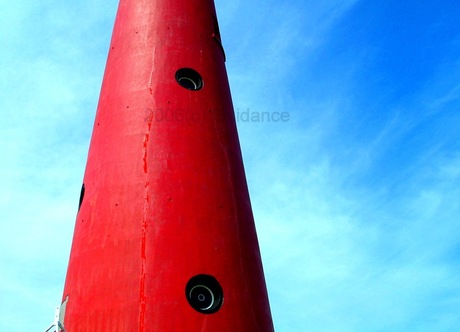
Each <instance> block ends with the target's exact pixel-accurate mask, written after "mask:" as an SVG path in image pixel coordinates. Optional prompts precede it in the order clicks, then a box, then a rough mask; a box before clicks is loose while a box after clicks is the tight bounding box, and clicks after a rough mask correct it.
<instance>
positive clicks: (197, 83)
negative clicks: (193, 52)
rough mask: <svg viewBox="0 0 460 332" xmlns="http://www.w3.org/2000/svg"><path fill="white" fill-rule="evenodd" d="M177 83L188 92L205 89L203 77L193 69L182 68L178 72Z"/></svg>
mask: <svg viewBox="0 0 460 332" xmlns="http://www.w3.org/2000/svg"><path fill="white" fill-rule="evenodd" d="M176 81H177V83H179V85H180V86H182V87H183V88H186V89H188V90H194V91H197V90H200V89H201V88H202V87H203V79H202V78H201V75H200V74H199V73H198V72H197V71H196V70H193V69H191V68H181V69H179V70H178V71H177V72H176Z"/></svg>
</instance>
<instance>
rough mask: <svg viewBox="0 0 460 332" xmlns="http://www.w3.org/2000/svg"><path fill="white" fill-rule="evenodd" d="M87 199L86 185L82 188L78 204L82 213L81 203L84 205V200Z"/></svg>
mask: <svg viewBox="0 0 460 332" xmlns="http://www.w3.org/2000/svg"><path fill="white" fill-rule="evenodd" d="M84 197H85V184H84V183H83V185H82V186H81V191H80V201H79V202H78V211H80V208H81V203H83V198H84Z"/></svg>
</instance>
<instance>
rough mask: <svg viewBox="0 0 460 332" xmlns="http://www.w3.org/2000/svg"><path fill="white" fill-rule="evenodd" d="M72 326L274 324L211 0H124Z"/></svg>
mask: <svg viewBox="0 0 460 332" xmlns="http://www.w3.org/2000/svg"><path fill="white" fill-rule="evenodd" d="M59 322H60V323H62V324H63V326H64V327H65V330H66V331H69V332H78V331H88V332H95V331H104V332H106V331H110V332H114V331H139V332H144V331H163V332H168V331H171V332H177V331H184V332H194V331H197V332H198V331H201V332H206V331H208V332H237V331H241V332H255V331H263V332H270V331H273V330H274V329H273V323H272V319H271V313H270V307H269V301H268V295H267V290H266V285H265V279H264V273H263V268H262V262H261V257H260V251H259V245H258V240H257V235H256V229H255V225H254V219H253V214H252V210H251V204H250V199H249V194H248V188H247V183H246V178H245V172H244V167H243V161H242V156H241V149H240V145H239V140H238V134H237V128H236V123H235V116H234V111H233V106H232V100H231V95H230V89H229V84H228V78H227V73H226V69H225V51H224V48H223V46H222V41H221V36H220V32H219V26H218V21H217V17H216V11H215V7H214V2H213V0H175V1H171V0H120V2H119V8H118V12H117V16H116V20H115V25H114V30H113V35H112V40H111V43H110V49H109V55H108V59H107V64H106V69H105V73H104V79H103V83H102V88H101V92H100V98H99V104H98V108H97V112H96V118H95V122H94V128H93V133H92V137H91V143H90V148H89V153H88V159H87V165H86V170H85V174H84V178H83V185H82V189H81V195H80V201H79V209H78V213H77V217H76V224H75V231H74V237H73V242H72V248H71V253H70V259H69V265H68V270H67V276H66V281H65V286H64V292H63V298H62V304H61V308H60V312H59Z"/></svg>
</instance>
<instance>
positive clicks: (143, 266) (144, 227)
mask: <svg viewBox="0 0 460 332" xmlns="http://www.w3.org/2000/svg"><path fill="white" fill-rule="evenodd" d="M152 119H153V112H151V113H150V114H149V117H148V119H147V120H148V121H147V133H146V134H145V136H144V141H143V152H144V154H143V157H142V160H143V170H144V173H145V174H148V162H147V150H148V145H149V144H148V143H149V138H150V134H149V133H150V129H151V128H152ZM149 186H150V182H149V181H146V182H145V185H144V207H143V216H142V225H141V228H142V229H141V232H142V234H141V276H140V285H139V304H140V307H139V331H140V332H143V331H145V308H146V298H147V297H146V295H145V279H146V259H147V254H146V239H147V227H148V223H147V211H148V209H149V201H150V196H149Z"/></svg>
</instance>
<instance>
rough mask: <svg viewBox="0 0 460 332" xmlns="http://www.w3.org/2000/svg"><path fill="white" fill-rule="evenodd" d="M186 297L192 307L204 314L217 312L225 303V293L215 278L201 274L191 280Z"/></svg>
mask: <svg viewBox="0 0 460 332" xmlns="http://www.w3.org/2000/svg"><path fill="white" fill-rule="evenodd" d="M185 295H186V297H187V301H188V303H189V304H190V306H191V307H192V308H193V309H195V310H196V311H198V312H200V313H202V314H213V313H215V312H217V311H218V310H219V309H220V307H222V304H223V302H224V293H223V291H222V287H221V286H220V284H219V282H218V281H217V279H216V278H214V277H213V276H210V275H207V274H200V275H197V276H194V277H193V278H191V279H190V280H189V282H188V283H187V286H186V287H185Z"/></svg>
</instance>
